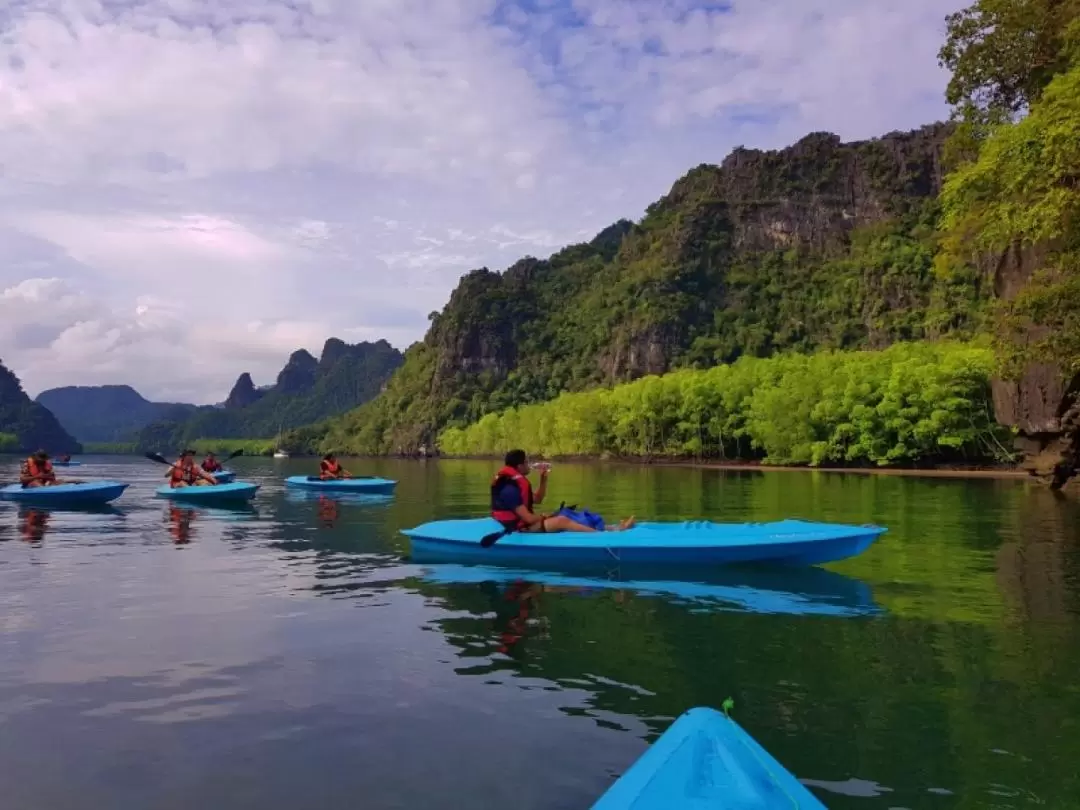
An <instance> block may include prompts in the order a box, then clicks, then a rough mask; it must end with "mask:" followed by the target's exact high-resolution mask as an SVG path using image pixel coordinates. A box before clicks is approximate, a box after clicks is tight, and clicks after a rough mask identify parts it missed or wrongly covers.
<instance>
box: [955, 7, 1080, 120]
mask: <svg viewBox="0 0 1080 810" xmlns="http://www.w3.org/2000/svg"><path fill="white" fill-rule="evenodd" d="M1078 18H1080V1H1078V0H977V2H975V3H974V4H973V5H971V6H970V7H968V8H966V9H963V10H962V11H958V12H955V13H953V14H950V15H949V16H948V17H947V18H946V23H947V32H948V33H947V38H946V41H945V44H944V45H943V46H942V48H941V51H940V52H939V54H938V59H939V61H940V63H941V64H942V65H943V66H944V67H945V68H947V69H948V70H949V71H950V72H951V73H952V77H951V79H950V80H949V85H948V88H947V90H946V93H945V97H946V99H947V100H948V102H949V104H951V105H952V106H953V107H954V109H955V110H956V114H957V117H959V118H962V119H964V120H965V121H967V122H968V124H969V125H970V126H971V127H972V129H969V130H968V131H967V134H968V135H971V136H973V137H974V139H976V140H978V138H979V135H980V133H982V132H985V131H986V128H987V127H992V126H994V125H997V124H1001V123H1003V122H1005V121H1010V120H1013V119H1014V118H1015V117H1016V116H1017V115H1018V114H1020V113H1022V112H1023V111H1024V110H1026V109H1027V108H1029V107H1030V106H1031V105H1033V104H1035V103H1036V102H1038V101H1039V99H1040V98H1041V97H1042V94H1043V92H1044V90H1045V89H1046V87H1047V86H1048V85H1049V84H1050V82H1051V81H1052V80H1053V79H1054V77H1055V76H1056V75H1057V74H1059V73H1061V72H1062V71H1064V70H1065V69H1067V68H1068V65H1069V63H1070V61H1071V59H1072V58H1073V57H1074V55H1075V54H1074V52H1073V49H1074V47H1075V43H1076V41H1077V40H1076V38H1075V34H1076V33H1077V29H1075V28H1074V27H1072V24H1073V23H1074V22H1075V21H1076V20H1077V19H1078Z"/></svg>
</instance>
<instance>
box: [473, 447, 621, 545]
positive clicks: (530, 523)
mask: <svg viewBox="0 0 1080 810" xmlns="http://www.w3.org/2000/svg"><path fill="white" fill-rule="evenodd" d="M530 470H531V467H530V466H529V459H528V457H527V456H526V455H525V451H524V450H511V451H510V452H509V453H507V454H506V458H505V459H504V464H503V467H502V469H501V470H499V471H498V472H497V473H496V474H495V477H494V478H493V479H492V481H491V516H492V517H493V518H495V520H497V521H499V523H501V524H502V525H503V528H505V529H508V530H510V531H518V532H548V533H551V532H595V531H596V529H594V528H592V527H591V526H586V525H585V524H583V523H578V522H577V521H575V520H571V519H570V518H568V517H567V516H566V515H543V514H540V515H538V514H536V513H535V512H533V507H534V506H536V504H539V503H541V502H542V501H543V500H544V496H545V495H546V494H547V480H548V473H549V472H550V468H549V467H547V465H545V466H544V467H542V468H541V469H540V486H539V488H538V489H537V490H536V492H535V493H534V492H533V488H532V484H530V483H529V479H528V477H527V476H528V475H529V472H530ZM633 525H634V518H633V517H632V516H631V517H628V518H626V519H625V520H623V521H621V522H620V523H619V525H618V526H608V527H606V529H605V530H606V531H609V532H619V531H624V530H625V529H630V528H632V527H633Z"/></svg>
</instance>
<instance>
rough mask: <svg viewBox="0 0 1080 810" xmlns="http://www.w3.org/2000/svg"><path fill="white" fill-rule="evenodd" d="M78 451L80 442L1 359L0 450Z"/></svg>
mask: <svg viewBox="0 0 1080 810" xmlns="http://www.w3.org/2000/svg"><path fill="white" fill-rule="evenodd" d="M38 449H42V450H46V451H48V452H50V453H78V452H81V451H82V446H81V445H80V444H79V442H78V441H76V440H75V438H74V437H73V436H72V435H71V434H70V433H68V431H66V430H64V428H63V426H62V425H61V423H60V422H59V421H57V418H56V417H55V416H54V415H53V414H52V413H51V412H50V411H49V409H48V408H46V407H44V406H42V405H40V404H39V403H37V402H34V401H33V400H32V399H30V397H28V396H27V395H26V392H25V391H23V389H22V383H20V382H19V378H18V377H16V376H15V374H14V373H13V372H11V371H9V370H8V369H7V368H6V367H5V366H4V364H3V363H0V452H8V453H14V452H33V451H34V450H38Z"/></svg>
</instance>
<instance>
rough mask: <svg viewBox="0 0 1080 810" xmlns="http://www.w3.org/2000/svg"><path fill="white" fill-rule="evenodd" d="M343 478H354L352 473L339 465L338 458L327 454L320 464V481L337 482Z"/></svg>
mask: <svg viewBox="0 0 1080 810" xmlns="http://www.w3.org/2000/svg"><path fill="white" fill-rule="evenodd" d="M342 478H352V473H351V472H349V471H348V470H346V469H345V468H344V467H342V466H341V465H340V464H338V460H337V456H335V455H334V454H333V453H327V454H326V455H325V456H323V458H322V461H320V462H319V480H321V481H337V480H340V479H342Z"/></svg>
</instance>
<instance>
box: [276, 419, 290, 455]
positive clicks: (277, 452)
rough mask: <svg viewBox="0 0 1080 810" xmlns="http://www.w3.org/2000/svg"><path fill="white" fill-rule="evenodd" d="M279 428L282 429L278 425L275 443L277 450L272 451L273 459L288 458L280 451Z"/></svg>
mask: <svg viewBox="0 0 1080 810" xmlns="http://www.w3.org/2000/svg"><path fill="white" fill-rule="evenodd" d="M281 427H282V426H281V425H278V431H277V441H276V442H275V443H276V444H277V450H275V451H274V458H288V457H289V454H288V453H286V452H285V451H284V450H282V449H281Z"/></svg>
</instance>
